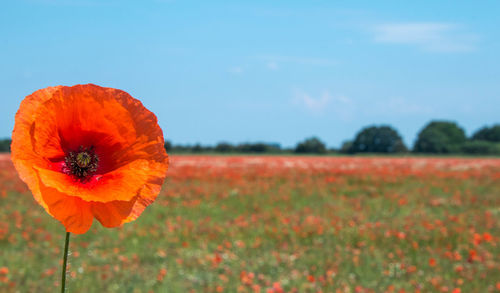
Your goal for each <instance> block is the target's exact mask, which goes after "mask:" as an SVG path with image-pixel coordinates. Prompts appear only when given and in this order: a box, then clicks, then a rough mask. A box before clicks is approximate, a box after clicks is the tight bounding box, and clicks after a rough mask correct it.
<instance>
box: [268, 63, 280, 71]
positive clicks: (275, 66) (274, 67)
mask: <svg viewBox="0 0 500 293" xmlns="http://www.w3.org/2000/svg"><path fill="white" fill-rule="evenodd" d="M267 68H268V69H269V70H278V64H277V63H276V62H274V61H271V62H268V63H267Z"/></svg>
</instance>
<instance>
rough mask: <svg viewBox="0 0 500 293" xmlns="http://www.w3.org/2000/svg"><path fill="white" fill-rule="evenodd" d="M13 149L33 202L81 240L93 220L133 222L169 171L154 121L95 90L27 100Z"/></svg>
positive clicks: (52, 90) (126, 98) (42, 93)
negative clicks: (79, 235)
mask: <svg viewBox="0 0 500 293" xmlns="http://www.w3.org/2000/svg"><path fill="white" fill-rule="evenodd" d="M11 149H12V161H13V163H14V166H15V167H16V169H17V171H18V173H19V175H20V177H21V179H22V180H23V181H24V182H26V184H27V185H28V187H29V188H30V189H31V191H32V193H33V196H34V198H35V200H36V201H37V202H38V203H39V204H40V205H41V206H42V207H43V208H44V209H45V210H46V211H47V212H48V213H49V214H50V215H52V216H53V217H54V218H56V219H57V220H59V221H60V222H61V223H62V224H63V225H64V226H65V227H66V230H67V231H68V232H72V233H76V234H82V233H85V232H86V231H87V230H88V229H89V228H90V226H91V225H92V221H93V219H94V217H95V218H96V219H97V220H98V221H99V222H101V224H102V225H103V226H105V227H116V226H120V225H121V224H123V223H126V222H130V221H133V220H135V219H136V218H137V217H138V216H139V215H140V214H141V213H142V212H143V210H144V209H145V208H146V206H148V205H149V204H151V203H152V202H153V201H154V200H155V198H156V196H157V195H158V193H159V192H160V189H161V186H162V184H163V181H164V179H165V176H166V171H167V168H168V156H167V153H166V152H165V148H164V140H163V133H162V131H161V129H160V127H159V126H158V123H157V119H156V116H155V115H154V114H153V113H151V112H150V111H148V110H147V109H146V108H144V106H143V105H142V104H141V102H140V101H138V100H136V99H134V98H132V97H131V96H130V95H129V94H127V93H126V92H124V91H121V90H117V89H113V88H104V87H100V86H96V85H93V84H87V85H76V86H72V87H66V86H57V87H48V88H45V89H41V90H38V91H36V92H34V93H33V94H31V95H30V96H27V97H26V98H25V99H24V100H23V101H22V103H21V106H20V107H19V110H18V112H17V114H16V121H15V126H14V131H13V133H12V145H11Z"/></svg>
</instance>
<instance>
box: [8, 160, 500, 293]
mask: <svg viewBox="0 0 500 293" xmlns="http://www.w3.org/2000/svg"><path fill="white" fill-rule="evenodd" d="M0 167H1V168H0V251H1V253H0V292H57V290H58V288H57V287H58V286H59V281H60V270H61V268H60V267H61V257H62V248H63V247H62V246H63V236H64V232H65V231H64V228H63V226H62V225H60V224H59V223H58V222H57V221H56V220H54V219H52V218H51V217H50V216H49V215H47V214H46V213H45V211H43V209H42V208H41V207H39V206H38V205H37V204H36V203H35V202H34V200H33V198H32V196H31V195H30V193H29V191H28V190H27V189H26V186H25V185H24V184H23V183H22V182H20V181H19V179H17V175H16V173H15V171H14V169H13V167H12V164H11V162H10V160H9V158H8V157H7V156H3V157H2V158H0ZM499 245H500V159H465V158H461V159H452V158H432V159H426V158H371V157H370V158H366V157H365V158H341V157H339V158H332V157H273V156H270V157H250V156H249V157H222V156H219V157H217V156H173V157H171V168H170V170H169V177H168V180H167V182H166V184H165V187H164V189H163V191H162V193H161V194H160V195H159V197H158V199H157V201H156V202H155V203H154V204H152V205H151V206H150V207H148V208H147V209H146V211H145V212H144V214H143V215H142V216H141V217H140V218H139V219H138V220H137V221H135V222H133V223H129V224H126V225H125V226H123V227H122V228H119V229H105V228H103V227H102V226H101V225H100V224H99V223H98V222H97V221H95V222H94V225H93V227H92V229H91V230H90V232H89V233H87V234H85V235H72V238H71V244H70V251H71V256H70V268H69V279H68V283H67V286H68V288H69V290H68V292H336V291H338V292H454V293H457V292H499V291H500V247H499Z"/></svg>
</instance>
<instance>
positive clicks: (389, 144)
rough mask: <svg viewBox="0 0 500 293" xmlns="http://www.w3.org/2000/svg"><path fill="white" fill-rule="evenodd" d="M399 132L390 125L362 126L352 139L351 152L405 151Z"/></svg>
mask: <svg viewBox="0 0 500 293" xmlns="http://www.w3.org/2000/svg"><path fill="white" fill-rule="evenodd" d="M407 151H408V149H407V148H406V146H405V144H404V143H403V140H402V139H401V136H400V135H399V133H398V132H397V131H396V130H395V129H393V128H392V127H390V126H387V125H383V126H378V127H377V126H369V127H365V128H363V129H362V130H361V131H360V132H359V133H358V134H357V135H356V138H355V139H354V142H353V143H352V145H351V147H350V150H349V152H351V153H401V152H407Z"/></svg>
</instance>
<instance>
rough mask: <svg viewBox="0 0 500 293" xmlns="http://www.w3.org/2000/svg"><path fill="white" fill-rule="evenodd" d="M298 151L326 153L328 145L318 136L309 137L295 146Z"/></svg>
mask: <svg viewBox="0 0 500 293" xmlns="http://www.w3.org/2000/svg"><path fill="white" fill-rule="evenodd" d="M295 152H296V153H303V154H304V153H310V154H325V153H326V146H325V144H324V143H323V142H322V141H321V140H319V138H317V137H311V138H308V139H306V140H304V141H302V142H300V143H298V144H297V146H296V147H295Z"/></svg>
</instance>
